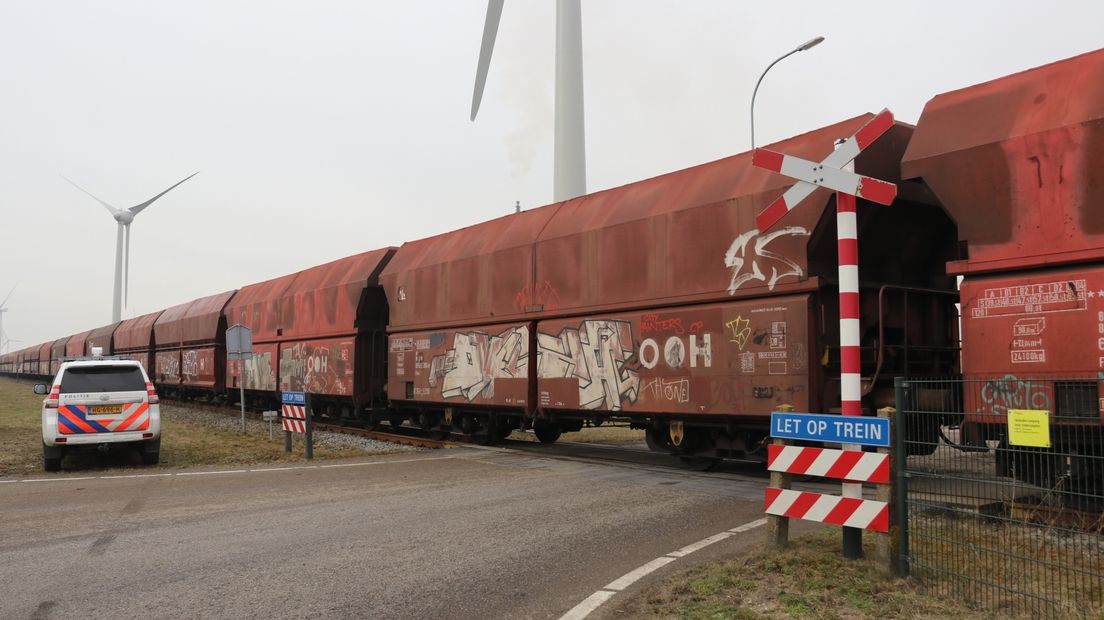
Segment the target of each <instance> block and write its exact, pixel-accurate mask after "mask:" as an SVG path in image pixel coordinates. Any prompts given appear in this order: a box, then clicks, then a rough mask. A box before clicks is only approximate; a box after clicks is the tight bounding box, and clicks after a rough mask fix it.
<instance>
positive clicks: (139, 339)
mask: <svg viewBox="0 0 1104 620" xmlns="http://www.w3.org/2000/svg"><path fill="white" fill-rule="evenodd" d="M162 312H164V311H163V310H158V311H157V312H150V313H149V314H143V315H142V316H136V317H134V318H133V319H126V320H125V321H123V322H122V323H120V324H119V328H118V329H116V330H115V351H114V352H116V353H118V352H120V351H133V350H138V349H148V348H149V346H150V337H151V336H152V335H153V324H154V323H155V322H157V319H158V317H160V316H161V313H162Z"/></svg>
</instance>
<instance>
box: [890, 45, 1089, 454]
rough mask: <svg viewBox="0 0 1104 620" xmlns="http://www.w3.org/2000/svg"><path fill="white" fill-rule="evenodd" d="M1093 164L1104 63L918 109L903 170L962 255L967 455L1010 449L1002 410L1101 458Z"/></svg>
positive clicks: (1035, 74) (1014, 80) (1015, 78)
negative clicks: (1045, 422) (1048, 418)
mask: <svg viewBox="0 0 1104 620" xmlns="http://www.w3.org/2000/svg"><path fill="white" fill-rule="evenodd" d="M1101 161H1104V50H1102V51H1097V52H1092V53H1089V54H1084V55H1081V56H1077V57H1074V58H1070V59H1067V60H1063V61H1059V62H1056V63H1053V64H1050V65H1046V66H1043V67H1039V68H1036V69H1031V70H1029V71H1024V72H1022V73H1017V74H1015V75H1010V76H1007V77H1004V78H1000V79H998V80H994V81H991V82H987V83H984V84H979V85H976V86H971V87H969V88H965V89H962V90H957V91H953V92H949V93H945V94H942V95H939V96H937V97H935V98H933V99H932V100H931V101H929V102H928V104H927V105H926V106H925V108H924V112H923V114H922V116H921V118H920V122H919V124H918V126H917V129H916V132H915V135H914V137H913V140H912V142H911V144H910V145H909V148H908V151H907V152H906V154H905V157H904V160H903V162H902V170H903V172H904V174H905V175H906V176H907V177H914V178H922V179H923V181H924V183H925V184H926V185H927V186H928V187H930V188H931V190H932V192H934V194H935V196H937V197H938V199H939V201H940V202H941V204H942V205H943V206H944V207H945V208H946V209H947V211H948V212H949V213H951V215H952V216H953V217H954V218H955V220H956V221H957V222H958V226H959V236H960V237H961V238H962V240H963V241H964V242H965V245H966V249H967V256H966V257H965V258H964V259H963V260H959V261H955V262H952V263H950V264H949V265H948V271H949V272H951V273H954V274H959V275H961V276H963V278H964V279H963V282H962V285H961V302H962V340H963V342H962V344H963V355H962V366H963V373H964V376H965V378H966V379H967V380H968V382H967V384H966V385H967V390H966V393H965V394H963V401H964V402H963V406H964V407H965V411H966V412H967V416H966V419H965V421H964V424H963V439H964V440H965V441H966V442H967V443H971V444H973V445H975V446H984V445H985V441H986V440H1001V439H1002V438H1004V437H1005V429H1006V427H1007V411H1008V409H1010V408H1013V409H1045V410H1048V411H1050V413H1051V415H1053V416H1055V419H1056V420H1055V423H1054V424H1055V426H1056V427H1057V429H1056V430H1055V432H1054V437H1053V440H1054V443H1055V444H1056V448H1057V449H1058V450H1059V451H1065V452H1071V451H1073V452H1078V451H1083V450H1084V448H1085V447H1086V446H1094V447H1093V448H1092V449H1093V450H1099V444H1100V441H1101V435H1100V426H1099V420H1100V418H1101V416H1104V400H1102V399H1101V395H1102V394H1104V392H1102V390H1101V388H1102V382H1101V380H1100V379H1101V375H1099V374H1098V373H1100V372H1102V371H1104V167H1101ZM1090 431H1091V432H1090ZM1097 460H1098V461H1099V459H1097Z"/></svg>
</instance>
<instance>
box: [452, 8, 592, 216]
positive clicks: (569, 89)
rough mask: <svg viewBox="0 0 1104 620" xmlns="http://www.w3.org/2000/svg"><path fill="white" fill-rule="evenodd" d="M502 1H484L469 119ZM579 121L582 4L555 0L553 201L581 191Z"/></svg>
mask: <svg viewBox="0 0 1104 620" xmlns="http://www.w3.org/2000/svg"><path fill="white" fill-rule="evenodd" d="M503 2H505V0H490V1H489V2H488V3H487V21H486V23H485V24H484V25H483V44H482V45H481V46H480V48H479V66H478V67H477V68H476V71H475V93H474V94H473V95H472V107H471V120H473V121H474V120H475V115H476V114H478V113H479V103H480V101H481V100H482V99H483V87H484V86H485V85H486V83H487V70H488V69H489V68H490V64H491V52H493V51H494V44H495V37H496V36H497V35H498V22H499V19H500V18H501V17H502V4H503ZM584 120H585V119H584V115H583V18H582V8H581V7H580V0H556V127H555V143H554V151H555V152H554V155H553V168H552V199H553V200H554V201H556V202H560V201H563V200H568V199H571V198H575V197H576V196H582V195H583V194H585V193H586V131H585V122H584Z"/></svg>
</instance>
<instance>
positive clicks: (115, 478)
mask: <svg viewBox="0 0 1104 620" xmlns="http://www.w3.org/2000/svg"><path fill="white" fill-rule="evenodd" d="M171 475H172V474H126V475H121V476H100V480H118V479H120V478H164V477H166V476H171Z"/></svg>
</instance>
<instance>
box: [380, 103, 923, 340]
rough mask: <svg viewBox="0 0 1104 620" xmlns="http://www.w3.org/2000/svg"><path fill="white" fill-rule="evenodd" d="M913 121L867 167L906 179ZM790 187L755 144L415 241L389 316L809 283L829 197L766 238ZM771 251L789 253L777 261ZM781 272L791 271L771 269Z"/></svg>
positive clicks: (699, 296) (461, 318)
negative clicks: (762, 218) (762, 227)
mask: <svg viewBox="0 0 1104 620" xmlns="http://www.w3.org/2000/svg"><path fill="white" fill-rule="evenodd" d="M872 117H873V115H871V114H864V115H861V116H857V117H855V118H851V119H848V120H845V121H842V122H840V123H836V124H834V125H829V126H827V127H823V128H821V129H817V130H815V131H811V132H809V133H805V134H802V135H799V136H796V137H794V138H790V139H788V140H785V141H782V142H779V143H776V144H773V145H770V148H771V149H773V150H776V151H779V152H783V153H786V154H790V155H796V156H800V157H804V158H806V159H810V160H816V161H819V160H821V159H823V158H824V157H825V156H827V155H828V154H829V153H831V151H832V149H833V145H834V142H835V140H836V139H838V138H846V137H848V136H850V135H851V134H853V133H854V132H855V131H856V130H858V129H859V128H860V127H861V126H862V125H863V124H865V123H866V122H867V121H868V120H870V119H871V118H872ZM910 131H911V128H910V127H908V126H905V125H900V124H899V125H897V126H895V127H894V128H892V129H891V130H890V131H889V134H887V137H885V138H883V139H881V140H879V141H878V142H875V143H874V145H872V146H871V147H870V148H869V149H868V150H867V151H864V152H863V154H862V155H860V157H859V158H858V159H857V160H856V168H857V170H858V171H859V172H861V173H863V174H868V175H871V176H876V177H879V178H883V179H887V180H891V181H893V180H896V179H897V178H898V177H899V167H898V163H899V161H900V159H899V158H900V152H902V151H903V150H904V145H905V143H906V142H907V140H908V134H909V133H910ZM792 183H793V180H792V179H789V178H787V177H784V176H782V175H779V174H775V173H772V172H769V171H766V170H762V169H759V168H754V167H752V165H751V152H750V151H749V152H745V153H742V154H739V155H735V156H732V157H727V158H725V159H721V160H717V161H714V162H710V163H707V164H703V165H700V166H695V167H693V168H687V169H685V170H681V171H678V172H672V173H669V174H665V175H662V176H658V177H655V178H651V179H647V180H644V181H639V182H636V183H631V184H628V185H625V186H622V187H617V188H614V189H609V190H605V191H600V192H596V193H594V194H589V195H586V196H581V197H579V198H575V199H572V200H568V201H566V202H563V203H557V204H552V205H549V206H546V207H541V208H537V209H533V210H530V211H525V212H522V213H518V214H512V215H507V216H504V217H500V218H497V219H495V220H491V221H489V222H484V223H481V224H477V225H475V226H469V227H467V228H464V229H461V230H458V231H454V232H450V233H445V234H442V235H437V236H435V237H429V238H426V239H421V240H418V241H412V242H409V243H406V244H404V245H403V246H402V247H401V248H399V250H398V252H396V254H395V257H394V258H393V259H392V260H391V262H390V264H389V265H388V266H387V268H386V269H385V270H384V272H383V275H382V276H381V277H380V281H381V283H382V284H383V285H384V288H385V290H386V291H387V296H388V300H389V301H390V310H391V325H392V327H393V328H414V327H419V326H431V325H447V324H450V323H452V324H463V323H465V322H468V323H470V322H474V321H481V320H489V319H491V318H493V319H494V320H510V319H516V318H520V317H523V316H532V314H529V313H533V312H539V313H544V314H545V315H547V314H551V313H557V312H575V311H589V310H597V309H599V308H605V309H614V308H619V307H630V306H633V305H640V304H642V303H645V302H646V303H649V304H654V303H656V302H657V301H659V300H662V303H674V302H689V301H704V300H715V299H726V298H728V297H729V296H730V295H733V294H736V295H743V294H752V293H755V292H757V291H758V292H759V294H761V291H763V290H764V289H768V290H769V291H772V292H775V291H777V292H781V291H782V290H785V289H786V286H787V285H791V286H792V285H794V284H795V283H797V284H800V283H801V282H802V281H804V280H805V279H806V276H807V263H808V260H807V256H806V254H807V242H808V240H809V235H810V234H811V233H812V231H813V230H814V229H815V228H816V226H817V223H818V222H819V221H820V219H821V216H822V215H823V212H824V209H825V206H826V205H827V204H828V201H829V197H830V196H831V193H830V192H829V191H828V190H824V189H820V190H817V191H816V192H815V193H814V194H813V195H812V196H810V197H809V198H808V199H807V200H806V201H805V202H803V203H802V204H801V206H800V207H799V208H797V209H795V210H794V211H793V212H792V213H790V214H789V215H787V216H786V219H784V220H783V221H782V222H780V223H779V225H778V226H776V227H775V229H773V230H771V231H767V232H765V233H762V234H761V233H760V232H759V231H758V230H757V229H756V223H755V216H756V214H757V213H759V211H761V210H762V209H763V208H765V207H766V206H767V205H768V204H769V203H770V202H771V201H773V200H774V199H775V198H777V197H778V196H779V195H780V194H781V193H782V192H783V191H784V190H785V189H786V188H787V187H788V186H790V185H791V184H792ZM764 249H765V250H767V254H769V253H770V252H774V253H775V254H776V255H781V256H783V257H784V258H785V259H786V260H785V261H783V262H771V260H770V259H769V258H768V257H767V254H763V253H762V252H761V250H764ZM757 261H758V262H757ZM760 263H761V264H760ZM772 269H773V270H774V271H773V272H772ZM779 273H785V274H788V275H787V276H785V277H774V275H777V274H779ZM772 274H773V275H772ZM745 276H749V277H745Z"/></svg>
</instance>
